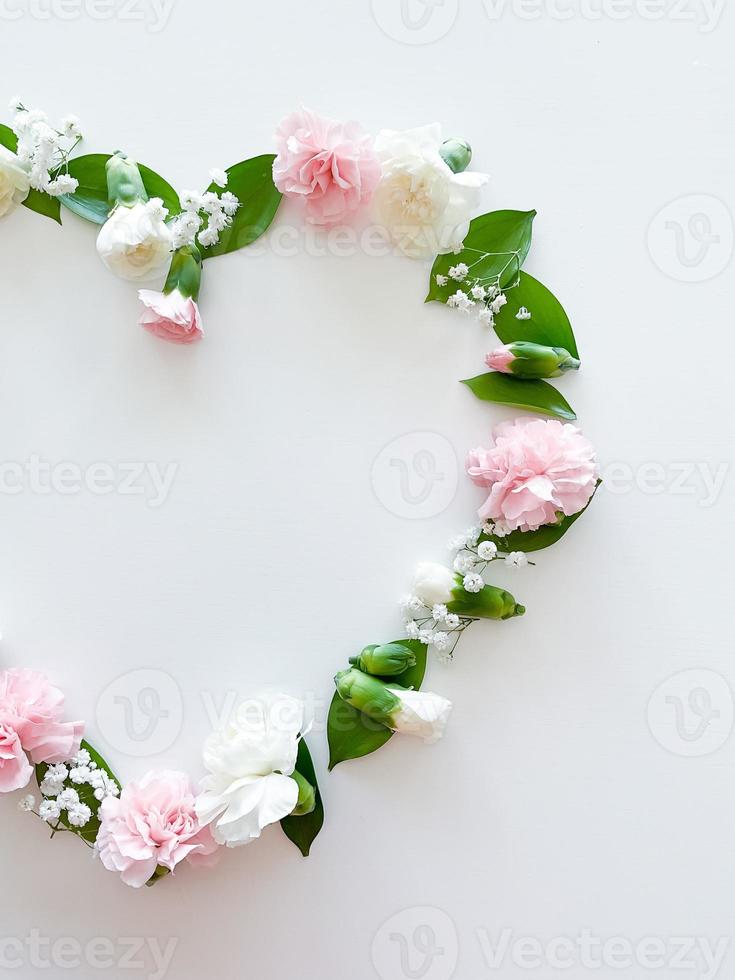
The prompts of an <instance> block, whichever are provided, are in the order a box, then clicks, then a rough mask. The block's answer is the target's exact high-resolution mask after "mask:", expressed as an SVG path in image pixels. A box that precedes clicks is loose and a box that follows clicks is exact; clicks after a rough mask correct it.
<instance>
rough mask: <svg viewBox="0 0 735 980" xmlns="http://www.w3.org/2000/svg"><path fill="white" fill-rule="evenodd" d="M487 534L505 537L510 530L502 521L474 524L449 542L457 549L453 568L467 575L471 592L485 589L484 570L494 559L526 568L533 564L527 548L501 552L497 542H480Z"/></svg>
mask: <svg viewBox="0 0 735 980" xmlns="http://www.w3.org/2000/svg"><path fill="white" fill-rule="evenodd" d="M483 534H485V535H493V536H495V537H501V538H503V537H505V536H506V535H507V534H508V531H507V530H505V529H504V528H502V527H501V525H500V524H497V523H496V524H493V523H492V522H491V521H486V522H485V523H484V524H483V525H482V527H472V528H470V529H469V530H467V531H465V533H464V534H460V535H459V536H458V537H456V538H452V540H451V541H450V542H449V550H450V551H456V552H457V555H456V557H455V559H454V562H453V563H452V567H453V569H454V571H455V572H457V573H458V574H459V575H464V579H463V585H464V587H465V589H466V590H467V591H468V592H481V591H482V588H483V586H484V584H485V581H484V579H483V577H482V574H481V573H482V572H484V571H485V569H486V568H487V566H488V565H489V564H490V562H493V561H500V560H503V561H504V562H505V564H506V565H509V566H510V567H512V568H523V567H524V566H525V565H528V563H529V562H528V558H527V557H526V555H525V553H524V552H523V551H510V552H505V551H499V550H498V546H497V545H496V544H495V542H494V541H480V538H481V537H482V536H483Z"/></svg>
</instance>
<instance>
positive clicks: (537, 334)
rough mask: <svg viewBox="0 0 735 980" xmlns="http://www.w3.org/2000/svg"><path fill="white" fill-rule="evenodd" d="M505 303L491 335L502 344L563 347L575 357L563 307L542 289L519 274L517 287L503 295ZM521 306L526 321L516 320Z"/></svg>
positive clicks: (542, 286) (572, 335)
mask: <svg viewBox="0 0 735 980" xmlns="http://www.w3.org/2000/svg"><path fill="white" fill-rule="evenodd" d="M506 296H507V299H508V302H507V303H506V304H505V306H504V307H503V308H502V309H501V311H500V312H499V313H498V314H496V316H495V333H496V334H497V335H498V337H500V339H501V340H502V342H503V343H504V344H512V343H513V341H514V340H530V341H532V342H533V343H534V344H544V345H545V346H546V347H563V348H564V349H565V350H568V351H569V353H570V354H571V355H572V356H573V357H579V352H578V351H577V342H576V340H575V339H574V332H573V330H572V325H571V323H570V322H569V317H568V316H567V315H566V313H565V311H564V307H563V306H562V305H561V303H560V302H559V300H558V299H557V298H556V296H554V294H553V293H551V292H550V291H549V290H548V289H547V288H546V286H544V285H543V284H542V283H540V282H539V281H538V279H534V278H533V276H529V275H528V273H527V272H522V273H521V278H520V282H519V283H518V286H516V287H514V288H513V289H509V290H508V292H507V293H506ZM522 306H525V307H526V309H527V310H528V311H529V313H530V314H531V319H530V320H518V319H516V314H517V313H518V310H519V309H520V308H521V307H522Z"/></svg>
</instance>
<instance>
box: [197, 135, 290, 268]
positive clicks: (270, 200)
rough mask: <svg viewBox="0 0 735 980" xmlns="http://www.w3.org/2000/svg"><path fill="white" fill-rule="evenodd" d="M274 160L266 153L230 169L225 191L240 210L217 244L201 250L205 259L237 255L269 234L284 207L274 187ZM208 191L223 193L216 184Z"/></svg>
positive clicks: (279, 194)
mask: <svg viewBox="0 0 735 980" xmlns="http://www.w3.org/2000/svg"><path fill="white" fill-rule="evenodd" d="M274 160H275V156H274V154H272V153H265V154H263V155H262V156H259V157H252V158H251V159H250V160H243V161H242V163H236V164H235V165H234V166H233V167H228V169H227V176H228V180H227V187H226V188H225V190H227V191H230V192H231V193H232V194H234V195H235V197H237V198H238V199H239V201H240V207H239V208H238V209H237V211H236V212H235V216H234V217H233V219H232V224H231V225H229V227H227V228H225V229H224V231H221V232H220V236H219V241H218V242H217V244H216V245H212V246H210V247H209V248H203V249H202V250H201V252H202V258H203V259H209V258H211V257H213V256H215V255H225V254H226V253H227V252H235V251H237V249H239V248H244V247H245V246H246V245H250V244H251V242H254V241H255V240H256V238H260V236H261V235H262V234H263V233H264V232H265V231H266V229H267V228H268V226H269V225H270V223H271V221H273V218H274V217H275V214H276V211H277V210H278V205H279V204H280V203H281V193H280V191H278V190H277V189H276V186H275V184H274V183H273V161H274ZM208 190H210V191H219V192H221V188H219V187H217V185H216V184H210V186H209V188H208Z"/></svg>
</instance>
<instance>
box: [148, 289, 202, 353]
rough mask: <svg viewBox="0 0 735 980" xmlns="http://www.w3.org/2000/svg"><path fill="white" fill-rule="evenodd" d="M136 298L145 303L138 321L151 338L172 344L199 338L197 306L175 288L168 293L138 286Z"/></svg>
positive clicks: (200, 324) (199, 327) (200, 329)
mask: <svg viewBox="0 0 735 980" xmlns="http://www.w3.org/2000/svg"><path fill="white" fill-rule="evenodd" d="M138 298H139V299H140V301H141V303H142V304H143V306H145V309H144V310H143V313H142V314H141V317H140V320H139V321H138V322H139V323H140V325H141V327H143V328H145V329H146V330H147V331H148V332H149V333H152V334H153V335H154V336H155V337H160V338H161V340H169V341H171V343H172V344H193V343H194V341H195V340H199V339H200V338H201V337H202V334H203V331H202V321H201V317H200V316H199V307H198V306H197V304H196V302H195V301H194V300H193V299H191V297H189V296H183V295H182V294H181V293H180V292H179V291H178V289H174V290H173V291H172V292H170V293H159V292H156V290H155V289H139V290H138Z"/></svg>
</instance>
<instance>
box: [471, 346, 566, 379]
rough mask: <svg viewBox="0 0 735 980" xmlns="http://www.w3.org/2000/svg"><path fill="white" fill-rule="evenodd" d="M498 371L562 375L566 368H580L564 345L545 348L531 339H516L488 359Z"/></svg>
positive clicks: (535, 375)
mask: <svg viewBox="0 0 735 980" xmlns="http://www.w3.org/2000/svg"><path fill="white" fill-rule="evenodd" d="M485 363H486V364H487V366H488V367H489V368H492V369H493V370H494V371H500V372H501V373H502V374H514V375H515V376H516V377H517V378H527V379H529V378H559V377H561V375H562V374H564V373H565V371H577V370H578V369H579V363H580V362H579V361H578V360H577V358H576V357H572V355H571V354H570V353H569V351H568V350H565V349H564V348H563V347H544V346H543V345H542V344H534V343H531V341H528V340H516V341H515V342H514V343H512V344H505V345H504V346H503V347H498V348H497V349H496V350H494V351H492V353H490V354H488V355H487V357H486V358H485Z"/></svg>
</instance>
